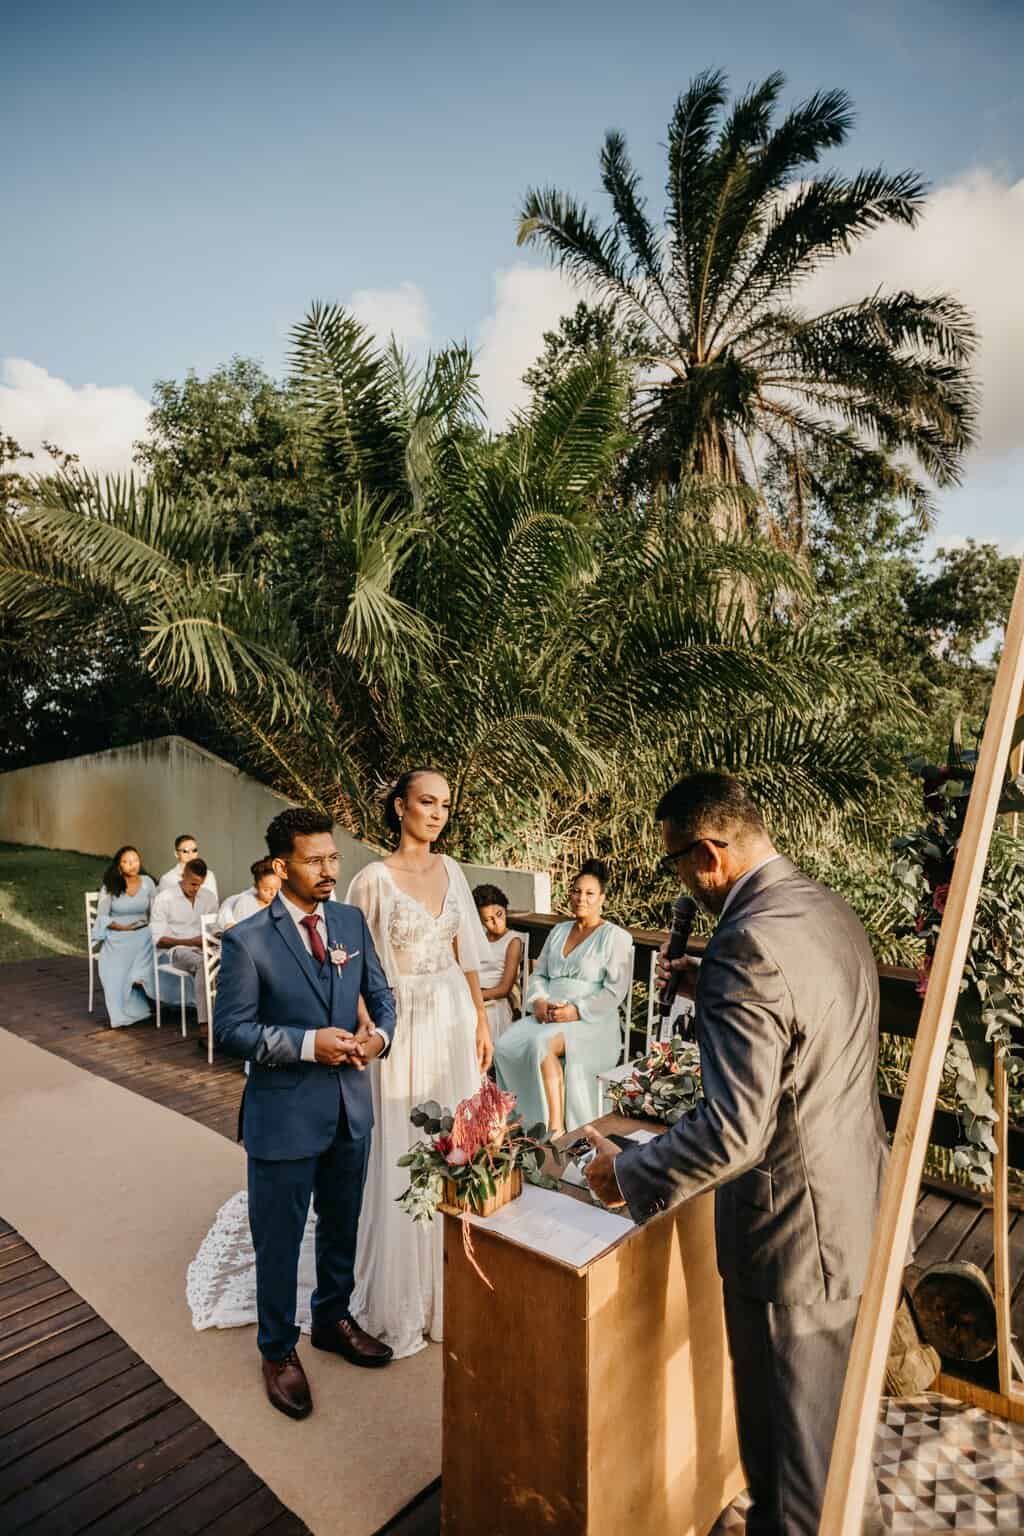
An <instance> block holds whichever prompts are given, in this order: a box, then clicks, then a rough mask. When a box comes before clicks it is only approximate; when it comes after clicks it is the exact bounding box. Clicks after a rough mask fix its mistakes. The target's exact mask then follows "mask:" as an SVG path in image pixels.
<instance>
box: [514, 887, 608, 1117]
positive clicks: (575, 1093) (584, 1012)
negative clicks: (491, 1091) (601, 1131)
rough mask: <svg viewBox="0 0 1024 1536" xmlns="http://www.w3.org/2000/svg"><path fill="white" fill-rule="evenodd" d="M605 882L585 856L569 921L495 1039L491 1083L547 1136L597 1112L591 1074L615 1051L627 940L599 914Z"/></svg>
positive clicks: (554, 933)
mask: <svg viewBox="0 0 1024 1536" xmlns="http://www.w3.org/2000/svg"><path fill="white" fill-rule="evenodd" d="M607 884H608V869H607V866H606V865H604V864H603V863H602V862H601V861H600V859H588V860H587V862H586V863H585V864H584V865H583V867H582V869H581V870H580V872H579V874H578V875H577V876H576V879H575V880H574V881H573V883H572V887H571V890H570V892H569V905H570V907H571V909H572V912H573V920H572V921H571V922H564V923H559V924H558V925H557V926H556V927H554V928H552V930H551V932H550V933H549V935H548V938H547V942H546V943H545V945H544V948H543V950H542V951H541V954H540V958H539V960H538V961H537V964H536V966H535V968H534V971H533V974H532V975H531V977H530V980H529V984H528V985H527V988H526V997H525V998H524V1000H523V1006H524V1008H525V1009H526V1014H525V1017H524V1018H521V1019H518V1020H517V1021H516V1022H515V1023H514V1024H511V1025H510V1026H509V1027H508V1029H507V1030H505V1032H504V1033H503V1034H502V1035H501V1037H500V1039H498V1040H497V1041H495V1046H494V1066H495V1069H496V1072H497V1076H498V1082H499V1083H500V1084H501V1086H502V1088H504V1089H506V1090H507V1091H508V1092H510V1093H514V1094H515V1096H516V1098H517V1099H518V1101H519V1109H520V1112H521V1114H522V1117H523V1122H524V1124H526V1125H527V1126H530V1125H536V1124H537V1123H538V1121H543V1123H544V1124H545V1125H546V1126H547V1127H548V1130H549V1132H550V1134H551V1135H552V1136H559V1135H561V1134H562V1132H563V1131H564V1130H565V1129H566V1128H567V1127H568V1128H569V1129H570V1130H574V1129H575V1128H576V1127H577V1126H580V1125H586V1124H587V1122H588V1121H590V1120H594V1119H596V1117H597V1116H598V1115H599V1114H600V1113H601V1093H600V1089H599V1085H598V1082H597V1074H598V1073H599V1072H607V1071H610V1069H611V1068H612V1067H614V1066H615V1064H616V1063H617V1061H618V1060H619V1055H620V1053H621V1050H622V1020H621V1009H622V1007H623V1004H624V1003H625V1001H626V993H627V992H628V990H629V983H630V978H631V976H632V972H633V940H632V939H631V937H630V935H629V934H628V933H627V932H626V930H625V929H624V928H618V927H616V925H615V924H614V923H609V922H606V921H605V919H604V918H603V917H602V915H601V914H602V910H603V908H604V894H605V889H606V887H607Z"/></svg>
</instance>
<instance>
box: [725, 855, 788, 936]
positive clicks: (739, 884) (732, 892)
mask: <svg viewBox="0 0 1024 1536" xmlns="http://www.w3.org/2000/svg"><path fill="white" fill-rule="evenodd" d="M781 858H782V854H781V853H770V854H769V855H768V857H767V858H766V859H762V860H761V862H760V864H755V865H754V867H753V869H748V870H747V872H746V874H743V875H740V877H739V879H738V880H737V881H736V884H735V885H734V886H731V887H730V889H729V892H728V895H727V896H726V898H725V900H724V901H723V902H722V910H721V912H719V914H718V921H719V922H721V921H722V918H723V917H724V916H725V914H726V913H727V912H728V910H729V908H730V907H731V906H732V904H733V901H734V899H735V898H736V897H737V896H738V895H739V893H740V891H742V889H743V887H744V886H745V885H746V883H747V881H748V880H751V879H753V877H754V875H756V874H757V872H758V870H759V869H764V868H765V866H766V865H767V864H774V863H775V860H776V859H781Z"/></svg>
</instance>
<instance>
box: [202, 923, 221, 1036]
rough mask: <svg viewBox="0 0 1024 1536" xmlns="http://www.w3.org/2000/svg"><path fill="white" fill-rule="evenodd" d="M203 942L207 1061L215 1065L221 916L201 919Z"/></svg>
mask: <svg viewBox="0 0 1024 1536" xmlns="http://www.w3.org/2000/svg"><path fill="white" fill-rule="evenodd" d="M199 922H200V932H201V934H202V940H203V988H204V990H205V992H206V1059H207V1061H208V1062H209V1063H210V1065H211V1066H212V1065H213V1004H214V1001H215V1000H216V997H217V977H218V975H219V974H220V929H219V928H218V923H219V922H220V914H219V913H218V912H207V913H205V914H204V916H203V917H201V918H200V919H199Z"/></svg>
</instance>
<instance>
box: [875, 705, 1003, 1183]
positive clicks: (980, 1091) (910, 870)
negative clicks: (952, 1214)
mask: <svg viewBox="0 0 1024 1536" xmlns="http://www.w3.org/2000/svg"><path fill="white" fill-rule="evenodd" d="M1022 729H1024V728H1022V725H1021V722H1018V727H1017V732H1016V734H1015V737H1014V742H1015V744H1016V743H1017V742H1018V741H1019V740H1020V739H1021V734H1022ZM977 760H978V754H977V752H976V751H964V750H962V749H961V745H960V739H959V733H958V732H956V733H954V737H953V740H952V741H951V743H950V749H949V756H948V761H947V762H946V763H944V764H942V765H941V766H938V767H937V766H935V765H933V764H930V763H925V762H924V761H922V760H920V759H912V760H911V761H910V762H909V764H908V766H909V768H910V771H911V772H912V773H914V774H915V775H916V776H917V777H918V778H920V779H921V780H922V781H923V784H924V807H925V811H926V813H927V816H928V820H927V822H926V823H925V825H924V826H922V827H921V828H919V830H918V831H916V832H914V833H912V834H911V835H910V836H909V837H901V838H899V839H897V841H896V842H895V843H894V845H893V848H894V852H895V854H896V858H895V861H894V863H893V877H894V879H895V881H896V884H897V887H898V889H899V893H900V900H901V903H902V906H903V908H904V910H905V911H906V913H907V915H908V917H909V918H910V919H911V920H912V928H911V929H908V931H912V932H914V933H916V934H918V935H919V936H920V937H921V938H922V939H923V941H924V955H923V958H922V961H921V966H920V971H919V979H918V986H917V990H918V993H919V994H920V995H921V997H924V995H925V993H926V992H927V990H928V979H929V975H930V973H931V965H932V956H933V955H934V953H935V946H936V944H937V942H938V936H939V929H940V928H941V926H942V917H943V913H944V912H945V910H946V899H947V897H948V895H949V884H950V881H951V879H952V877H953V866H954V864H955V862H956V854H957V849H958V847H959V843H960V837H961V835H962V832H963V825H964V818H965V817H966V814H967V805H968V801H969V800H970V795H971V787H972V784H973V782H974V774H975V770H976V768H977ZM999 811H1000V813H1003V814H1005V813H1011V812H1019V811H1024V777H1021V776H1018V777H1017V778H1016V779H1010V780H1008V781H1007V783H1006V785H1005V786H1004V790H1003V795H1002V798H1001V800H1000V803H999ZM1022 1027H1024V842H1022V841H1021V840H1020V839H1019V838H1016V837H1012V836H1010V835H1009V834H1008V833H1007V832H1005V831H1002V830H997V831H996V832H995V833H994V834H993V837H992V843H991V846H990V848H989V855H988V860H987V863H986V866H985V873H984V877H983V880H982V885H981V891H980V894H979V897H978V906H977V911H976V913H975V917H974V927H973V931H972V933H971V941H970V944H969V946H968V950H967V959H966V961H965V964H964V973H963V980H962V981H961V984H960V997H959V1000H958V1002H957V1008H956V1014H955V1018H954V1038H953V1040H952V1042H951V1044H950V1049H949V1055H948V1057H947V1062H946V1066H947V1074H948V1076H949V1077H950V1078H951V1079H952V1080H953V1082H952V1097H953V1100H954V1102H955V1105H956V1112H957V1115H958V1117H959V1120H960V1124H961V1126H962V1129H963V1134H964V1137H965V1141H964V1142H963V1143H961V1145H960V1146H958V1147H957V1148H956V1150H955V1152H954V1154H953V1164H954V1167H956V1168H957V1169H959V1170H960V1171H961V1172H962V1173H964V1174H966V1175H967V1177H968V1179H969V1180H970V1182H971V1183H972V1184H975V1185H977V1186H978V1187H979V1188H986V1187H988V1186H989V1185H990V1184H991V1182H992V1156H993V1154H994V1152H995V1150H996V1143H995V1138H994V1136H993V1134H992V1132H993V1127H994V1125H995V1123H996V1120H997V1118H998V1117H997V1115H996V1110H995V1104H994V1102H993V1099H992V1089H991V1083H992V1072H993V1065H994V1061H995V1058H996V1057H998V1058H999V1059H1000V1060H1001V1061H1002V1062H1003V1065H1004V1067H1005V1070H1006V1073H1007V1077H1008V1079H1009V1088H1010V1092H1011V1094H1013V1095H1014V1097H1016V1090H1018V1089H1019V1085H1020V1083H1021V1080H1022V1074H1024V1059H1022V1057H1021V1055H1020V1054H1019V1047H1018V1045H1017V1043H1016V1041H1015V1040H1014V1031H1015V1030H1016V1031H1020V1030H1021V1029H1022Z"/></svg>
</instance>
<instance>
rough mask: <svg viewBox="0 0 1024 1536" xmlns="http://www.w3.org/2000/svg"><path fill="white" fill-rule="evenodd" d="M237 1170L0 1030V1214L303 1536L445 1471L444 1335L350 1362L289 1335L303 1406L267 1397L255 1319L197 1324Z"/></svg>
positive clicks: (123, 1095) (349, 1526)
mask: <svg viewBox="0 0 1024 1536" xmlns="http://www.w3.org/2000/svg"><path fill="white" fill-rule="evenodd" d="M244 1183H245V1155H244V1153H243V1152H242V1150H241V1148H240V1147H236V1146H234V1145H232V1143H231V1142H229V1141H227V1140H225V1138H224V1137H223V1136H219V1135H217V1133H216V1132H214V1131H208V1130H207V1129H206V1128H205V1127H204V1126H201V1125H197V1124H196V1123H195V1122H194V1121H192V1120H188V1119H186V1118H185V1117H184V1116H183V1115H179V1114H176V1113H175V1112H174V1111H173V1110H169V1109H163V1108H162V1107H161V1106H160V1105H158V1104H153V1103H151V1102H150V1101H149V1100H148V1099H143V1098H141V1097H140V1096H139V1095H138V1094H135V1093H131V1092H130V1091H129V1090H128V1089H126V1088H120V1087H118V1086H117V1085H116V1084H115V1083H108V1082H104V1081H103V1080H102V1079H101V1078H98V1077H94V1076H92V1074H91V1073H89V1072H84V1071H83V1070H82V1069H81V1068H80V1067H75V1066H72V1065H70V1064H69V1063H68V1062H65V1061H61V1060H60V1059H59V1058H58V1057H56V1056H52V1055H50V1053H49V1052H47V1051H43V1050H40V1049H39V1047H37V1046H34V1045H29V1044H28V1043H26V1042H25V1041H23V1040H19V1039H17V1038H16V1037H15V1036H14V1035H11V1034H9V1033H8V1032H7V1030H4V1029H0V1215H2V1216H3V1218H4V1219H5V1220H6V1221H9V1222H10V1223H11V1224H12V1225H13V1226H14V1227H16V1228H17V1230H18V1231H19V1232H20V1233H21V1234H22V1235H23V1236H24V1237H25V1238H26V1239H27V1241H28V1242H30V1243H31V1244H32V1245H33V1247H35V1248H37V1249H38V1250H39V1252H40V1253H41V1254H42V1256H43V1257H44V1258H45V1259H46V1261H47V1262H48V1263H50V1264H52V1265H53V1267H54V1268H55V1269H56V1270H57V1271H58V1272H59V1273H60V1274H61V1275H63V1276H64V1278H65V1279H66V1280H67V1282H68V1284H69V1285H71V1286H72V1287H73V1288H74V1289H75V1290H76V1291H78V1293H79V1294H80V1295H81V1296H82V1297H84V1298H85V1300H86V1301H88V1302H89V1303H90V1304H91V1305H92V1306H93V1307H95V1309H96V1311H97V1312H98V1313H99V1314H100V1316H101V1317H103V1318H104V1319H105V1320H106V1321H107V1322H108V1323H109V1324H110V1326H111V1328H113V1329H115V1330H116V1332H118V1333H119V1334H120V1335H121V1336H122V1338H124V1339H125V1340H126V1341H127V1343H128V1344H130V1345H131V1347H132V1348H133V1349H135V1350H137V1351H138V1353H139V1354H140V1355H141V1356H142V1358H143V1359H144V1360H145V1361H147V1362H148V1364H149V1365H150V1366H152V1368H153V1370H154V1371H156V1372H157V1373H158V1375H160V1376H161V1377H162V1378H163V1380H164V1381H165V1382H166V1383H167V1385H168V1386H169V1387H171V1388H172V1389H173V1390H174V1391H175V1392H177V1393H178V1394H179V1396H181V1397H182V1398H184V1400H185V1401H186V1402H187V1403H188V1404H189V1405H190V1406H191V1407H192V1408H193V1409H194V1410H195V1412H196V1413H197V1414H199V1415H200V1417H201V1418H203V1419H205V1420H206V1422H207V1424H209V1425H210V1427H211V1428H212V1429H214V1430H216V1432H217V1434H218V1435H220V1437H221V1439H222V1440H224V1441H225V1442H226V1444H227V1445H229V1446H230V1447H231V1448H232V1450H234V1451H235V1452H236V1453H237V1454H238V1455H239V1456H241V1457H243V1459H244V1460H245V1461H247V1462H248V1463H249V1465H250V1466H251V1467H252V1469H253V1471H254V1472H256V1473H257V1474H258V1475H259V1476H260V1477H261V1478H263V1480H264V1482H266V1483H268V1484H269V1486H270V1487H271V1488H272V1489H273V1491H274V1492H275V1493H276V1494H277V1496H278V1498H279V1499H281V1500H282V1502H283V1503H285V1504H286V1505H288V1507H289V1508H290V1509H293V1510H294V1511H295V1513H296V1514H297V1515H299V1516H300V1517H301V1518H302V1519H303V1520H305V1521H306V1523H307V1525H309V1526H310V1527H311V1529H312V1530H313V1531H314V1532H316V1533H317V1536H370V1533H372V1532H374V1531H378V1530H379V1529H380V1527H381V1526H382V1525H385V1524H386V1523H387V1522H388V1520H389V1519H391V1517H392V1516H393V1515H395V1514H396V1513H397V1512H398V1510H400V1509H402V1508H403V1507H404V1506H405V1505H406V1504H408V1503H409V1501H410V1500H411V1499H413V1498H415V1496H416V1495H417V1494H418V1493H419V1492H420V1490H421V1489H423V1488H425V1487H426V1486H427V1484H428V1483H430V1482H432V1481H433V1480H434V1478H436V1477H437V1476H438V1475H439V1474H440V1470H441V1351H440V1349H439V1348H437V1347H432V1348H430V1349H426V1350H422V1351H421V1352H420V1353H419V1354H418V1355H414V1356H413V1358H412V1359H411V1360H400V1361H397V1362H396V1363H395V1364H393V1365H390V1366H388V1367H387V1369H386V1370H383V1371H366V1370H359V1369H357V1368H355V1367H353V1366H350V1365H348V1364H346V1363H345V1362H344V1361H343V1360H339V1359H337V1358H336V1357H335V1356H333V1355H324V1354H321V1353H319V1352H317V1351H315V1350H313V1349H311V1348H310V1346H309V1342H308V1339H303V1340H302V1341H300V1344H299V1349H300V1351H301V1354H302V1359H303V1363H304V1364H305V1367H306V1370H307V1373H308V1375H309V1379H310V1385H311V1387H312V1390H313V1396H314V1401H315V1404H316V1407H315V1411H314V1413H313V1415H312V1417H311V1418H309V1419H306V1420H304V1421H303V1422H301V1423H295V1422H293V1421H292V1420H290V1419H286V1418H285V1417H284V1415H283V1414H280V1413H276V1412H275V1411H274V1410H273V1409H272V1408H271V1407H270V1405H269V1404H268V1403H267V1401H266V1399H265V1398H264V1396H263V1389H262V1383H261V1379H260V1374H259V1365H258V1356H257V1352H256V1330H255V1328H254V1327H250V1328H232V1329H228V1330H220V1329H208V1330H206V1331H205V1332H203V1333H196V1332H195V1331H194V1329H193V1328H192V1320H191V1316H190V1314H189V1310H188V1307H187V1305H186V1303H185V1270H186V1268H187V1266H188V1263H189V1260H190V1259H191V1258H192V1257H193V1255H194V1254H195V1252H196V1250H197V1248H198V1247H199V1244H200V1242H201V1241H202V1239H203V1236H204V1234H205V1232H206V1230H207V1227H208V1226H209V1224H210V1222H211V1220H212V1218H213V1216H214V1213H215V1212H216V1210H217V1209H218V1207H219V1206H220V1205H221V1204H222V1202H223V1201H224V1200H226V1199H227V1197H228V1196H229V1195H230V1194H232V1193H233V1192H234V1191H235V1190H238V1189H241V1188H242V1187H243V1185H244Z"/></svg>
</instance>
